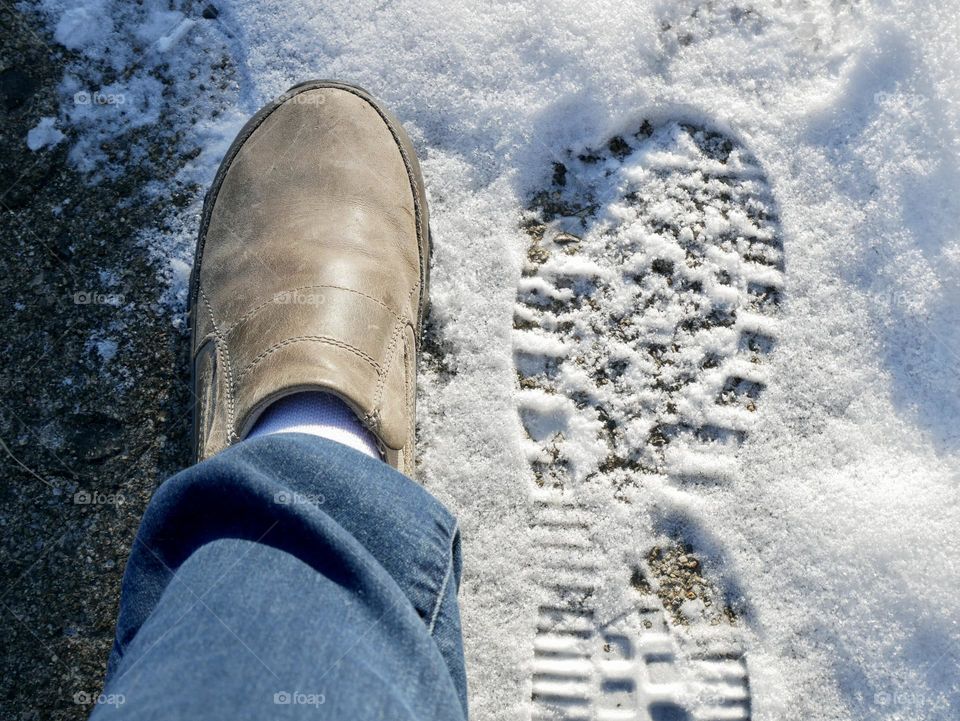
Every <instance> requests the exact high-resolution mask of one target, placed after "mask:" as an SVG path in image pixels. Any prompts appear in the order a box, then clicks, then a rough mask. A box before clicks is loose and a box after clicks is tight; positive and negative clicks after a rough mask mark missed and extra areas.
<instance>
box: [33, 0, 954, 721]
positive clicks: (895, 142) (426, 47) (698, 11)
mask: <svg viewBox="0 0 960 721" xmlns="http://www.w3.org/2000/svg"><path fill="white" fill-rule="evenodd" d="M173 5H174V6H175V8H178V7H179V5H178V4H177V3H176V2H174V3H173ZM41 6H42V8H41V9H42V10H43V12H44V13H45V14H46V18H47V20H48V22H49V25H50V28H51V30H52V32H53V33H54V34H55V37H56V38H57V40H58V41H59V42H60V43H62V44H64V45H65V46H67V47H69V48H70V49H72V50H76V51H77V52H78V53H79V54H80V56H79V57H78V60H76V61H75V63H74V64H73V66H72V68H71V71H70V72H68V75H67V77H65V78H64V81H63V93H64V101H65V104H64V110H63V113H62V118H61V120H62V121H63V124H62V126H61V127H63V128H64V129H67V127H69V128H70V130H71V132H72V133H75V134H76V138H77V140H76V141H75V145H74V148H73V151H72V153H71V158H72V159H73V161H74V162H75V163H76V164H77V166H78V167H79V168H81V169H83V170H86V171H89V172H90V173H91V174H92V177H94V178H96V177H97V175H98V174H99V175H109V172H108V170H107V169H105V168H104V167H102V161H103V159H102V158H100V157H98V156H97V152H96V148H97V147H98V143H99V141H100V139H102V138H104V137H112V135H111V134H115V133H116V132H118V129H122V128H124V127H125V126H126V125H127V124H131V123H132V124H139V125H141V126H143V127H144V128H149V127H151V126H153V125H154V124H156V123H159V122H161V113H163V114H164V115H163V117H162V122H163V123H166V124H170V123H173V124H180V125H181V126H182V131H183V134H184V135H183V138H184V141H183V142H184V143H185V144H188V145H190V146H196V145H199V146H200V147H201V148H202V152H201V153H200V154H199V156H197V157H196V158H194V159H193V160H192V161H191V162H190V163H189V164H188V166H187V167H186V168H185V169H184V177H186V178H189V179H193V180H196V181H198V182H200V183H202V184H207V183H209V181H210V180H211V179H212V176H213V173H214V171H215V168H216V164H217V163H218V161H219V159H220V157H222V154H223V152H224V151H225V149H226V147H227V145H228V144H229V142H230V140H231V139H232V137H233V134H234V133H235V132H236V130H237V129H238V128H239V125H240V124H241V123H242V121H243V119H244V118H245V116H247V115H249V114H250V113H252V112H253V111H255V110H256V109H257V108H258V107H259V106H260V105H261V104H262V103H263V102H265V101H267V100H268V99H270V98H274V97H277V96H278V95H280V94H281V93H283V91H285V90H286V89H287V88H288V87H289V86H291V85H292V84H294V83H295V82H298V81H300V80H303V79H307V78H311V77H329V78H339V79H344V80H348V81H352V82H355V83H357V84H360V85H362V86H364V87H366V88H368V89H369V90H371V91H372V92H373V93H375V94H376V95H378V96H379V97H381V98H382V99H383V100H384V101H385V102H386V103H387V104H388V105H389V106H390V107H392V108H393V109H394V111H395V112H396V114H397V115H398V116H399V117H400V118H401V120H402V121H403V122H404V123H405V125H406V127H407V128H408V130H409V131H410V134H411V136H412V137H413V139H414V142H415V143H416V145H417V147H418V149H419V151H420V153H421V156H422V160H423V169H424V173H425V175H426V181H427V186H428V190H429V194H430V201H431V211H432V227H433V236H434V241H435V250H434V255H433V274H432V283H433V285H432V299H433V304H434V310H433V312H434V318H435V322H436V323H437V324H438V326H439V327H440V329H441V333H442V340H443V344H444V347H445V348H447V349H448V351H449V357H448V359H447V364H448V366H449V367H450V368H451V369H452V370H454V371H455V373H454V374H452V375H450V374H446V375H438V374H434V373H431V372H429V371H427V372H424V373H422V379H421V396H420V408H419V425H420V438H421V460H422V477H423V479H424V482H425V484H426V485H427V487H428V488H430V489H431V490H432V491H434V492H435V493H436V494H437V495H438V496H439V497H440V498H441V499H442V500H444V501H445V502H446V503H447V504H448V505H449V506H450V508H451V509H452V510H454V511H455V512H456V514H457V515H458V516H459V517H460V521H461V525H462V528H463V536H464V548H465V554H466V562H465V575H464V580H463V586H462V589H461V599H462V612H463V620H464V630H465V642H466V652H467V658H468V664H469V673H470V685H471V704H472V714H473V717H474V718H476V719H498V720H501V719H522V718H527V717H528V716H529V714H530V708H531V707H530V696H531V678H530V665H531V662H532V648H533V637H534V624H535V612H536V608H537V604H538V603H539V602H541V600H542V599H540V598H538V597H537V594H538V591H537V589H536V587H535V586H534V585H532V584H530V583H529V577H528V573H527V568H528V567H529V566H530V565H531V558H534V556H535V554H536V553H537V552H538V551H537V546H536V545H535V543H534V533H533V532H532V530H531V528H530V525H529V521H530V513H531V512H530V488H531V468H530V466H529V464H528V462H527V459H526V457H525V453H524V448H525V444H526V443H527V434H526V432H525V431H524V429H523V426H522V425H521V421H520V418H519V415H518V411H517V400H518V392H519V389H518V386H517V376H516V373H515V369H514V358H513V347H512V330H511V329H512V324H513V316H514V306H515V299H516V296H517V292H518V284H519V283H521V278H520V275H521V266H522V263H523V261H524V258H525V254H526V251H527V238H526V236H525V233H524V232H523V231H522V230H521V228H520V218H521V215H522V212H523V210H524V208H525V207H526V206H527V205H528V204H529V202H530V198H531V197H532V196H533V194H534V193H536V192H537V191H538V190H540V189H543V188H546V187H547V186H548V185H549V183H550V178H551V174H552V172H553V167H552V166H553V163H554V162H557V161H559V160H561V158H562V157H563V150H564V149H565V148H572V149H573V150H574V151H576V150H577V149H581V148H584V147H588V146H597V145H600V144H603V143H604V142H605V141H606V139H608V138H609V137H611V136H613V135H615V134H617V133H619V132H623V131H626V130H628V129H635V128H636V127H637V126H638V125H639V123H640V122H641V121H642V120H644V119H648V120H650V121H651V122H653V123H654V124H662V123H664V122H668V121H671V120H678V121H686V122H690V123H692V124H695V125H699V126H703V127H707V128H714V129H717V130H720V131H722V132H724V133H726V134H728V135H730V136H731V137H733V138H735V139H737V140H738V141H739V142H740V143H741V144H743V145H744V146H745V147H746V148H747V149H748V150H749V152H750V153H751V154H752V155H753V156H754V157H755V158H756V159H757V161H758V162H759V164H760V165H761V166H762V167H763V169H764V171H765V172H766V174H767V177H768V178H769V181H770V184H771V186H772V188H773V192H774V195H775V197H776V201H777V204H778V206H779V208H780V222H781V232H782V237H783V241H784V249H785V269H786V270H785V278H786V281H785V290H786V299H787V301H786V303H785V305H784V308H783V315H784V317H783V323H782V325H781V328H780V331H779V335H778V343H777V345H776V347H775V348H774V350H773V352H772V354H771V356H770V357H769V359H768V360H767V364H766V372H767V377H768V380H769V384H768V386H767V387H766V390H765V392H764V395H763V397H762V404H761V407H760V408H759V410H758V413H759V414H761V416H760V418H761V421H762V422H759V423H758V424H757V427H756V428H755V429H754V430H753V432H752V434H751V435H750V436H749V438H748V439H747V441H746V442H745V444H744V445H743V446H742V447H740V448H739V450H738V451H737V458H736V461H737V464H736V471H735V473H734V476H733V477H732V478H731V480H730V481H729V482H726V483H723V484H717V485H714V486H711V487H709V489H708V490H700V491H698V490H697V489H696V488H693V489H686V490H683V491H678V490H676V489H673V488H670V487H666V486H663V487H660V486H656V485H641V490H642V491H643V492H642V493H639V494H636V498H635V502H634V503H633V504H632V505H631V506H630V507H629V509H628V510H629V512H630V513H631V514H634V516H633V517H632V523H634V524H635V525H636V526H637V527H642V526H646V527H647V528H648V531H647V536H644V537H643V538H641V539H638V552H642V551H643V550H644V548H643V547H644V546H645V544H647V542H648V541H654V540H656V538H657V534H658V533H659V532H660V531H659V530H658V528H657V526H656V523H655V522H654V519H656V518H659V517H663V516H682V517H684V518H687V519H690V521H691V523H694V524H695V525H696V527H697V528H699V529H705V530H704V531H703V533H702V534H701V536H700V537H699V538H698V539H697V540H698V543H699V546H700V549H701V551H702V553H703V554H704V556H705V566H706V569H705V571H704V572H705V574H707V573H709V575H712V577H713V578H714V580H715V582H716V583H717V584H718V585H719V586H721V587H723V588H725V589H726V590H727V592H728V593H730V594H731V595H733V596H736V597H737V598H742V599H743V602H742V608H743V609H744V610H743V612H742V617H741V618H742V620H741V625H742V627H743V633H744V635H745V644H746V647H747V649H748V652H747V657H746V658H747V664H748V666H749V669H750V687H751V691H752V695H753V702H752V703H753V706H752V708H753V714H754V717H755V718H757V719H810V718H830V719H860V718H884V719H906V718H911V719H913V718H925V719H952V718H955V716H956V709H957V708H958V707H960V665H958V664H960V627H958V619H960V600H958V596H957V593H956V589H957V587H958V584H960V561H958V560H957V555H956V554H955V552H954V549H955V548H956V547H957V544H958V542H960V537H958V536H960V490H958V481H960V478H958V467H960V466H958V460H960V459H958V457H960V448H958V446H960V394H958V383H957V379H958V370H960V324H958V323H957V322H956V321H957V317H958V311H960V284H958V281H960V234H958V230H957V223H956V218H958V217H960V196H958V194H957V189H958V187H960V130H958V113H960V107H958V105H957V99H958V98H960V77H958V67H960V63H958V58H957V49H956V40H955V38H956V37H958V35H960V18H958V15H957V13H956V12H955V8H954V7H952V6H950V5H949V4H939V3H935V2H929V1H926V2H925V1H918V2H903V1H901V2H894V1H890V2H880V1H877V2H855V1H851V2H844V1H843V0H756V2H751V3H742V4H741V3H737V2H733V1H732V0H712V1H709V2H708V1H706V0H700V1H697V0H679V1H678V0H660V1H659V2H658V1H650V0H638V1H637V2H631V3H614V2H602V1H598V2H582V1H579V2H573V1H572V0H544V1H541V2H514V3H505V4H482V5H477V4H472V5H466V4H465V5H464V6H451V5H450V4H448V3H443V2H437V1H436V0H416V1H413V0H397V1H396V2H393V3H388V4H381V3H374V2H366V1H363V0H361V1H360V2H358V1H357V0H349V1H347V0H330V1H329V2H324V3H322V4H321V3H317V2H309V1H307V0H256V1H254V0H236V1H234V2H226V1H224V2H221V3H218V8H219V11H220V12H219V17H218V18H216V20H204V21H201V20H199V19H198V17H199V11H198V9H197V8H193V9H192V10H191V11H188V10H187V9H185V8H180V9H173V10H171V9H170V6H169V5H167V3H165V2H164V3H161V2H158V1H157V0H145V1H144V2H143V3H142V4H131V3H127V2H121V1H119V0H116V1H111V0H99V1H98V2H88V1H79V0H77V1H72V0H42V2H41ZM191 12H192V14H191ZM222 52H225V53H227V54H228V55H229V58H230V62H231V64H232V65H233V67H234V68H235V73H236V74H235V77H236V78H237V85H236V86H235V87H233V86H231V88H229V89H228V90H226V91H223V92H219V93H216V94H214V96H211V95H210V94H209V93H207V94H204V93H191V92H183V91H182V90H181V91H179V92H180V95H178V90H177V89H176V85H177V84H176V83H174V88H173V89H172V90H171V89H170V88H167V89H165V90H163V89H162V88H161V87H160V85H159V81H158V80H157V79H156V77H155V76H156V75H157V74H158V73H159V71H156V72H155V70H156V69H158V68H164V67H165V68H168V69H169V71H170V72H171V73H172V75H173V76H175V77H177V78H179V79H180V80H181V82H182V85H183V87H186V88H189V87H190V82H192V81H191V80H190V78H192V77H194V76H195V74H196V72H199V73H201V74H202V73H204V72H209V70H208V66H209V64H210V63H211V62H212V58H213V56H218V55H219V54H220V53H222ZM91 62H93V63H95V62H99V63H100V64H101V65H104V66H112V67H113V68H114V70H115V71H116V73H114V75H115V76H116V77H117V78H118V79H117V80H115V81H112V82H115V83H118V84H120V85H116V86H110V85H107V86H105V87H99V86H94V87H91V83H92V81H91V77H92V76H90V75H84V72H85V70H84V68H85V67H87V66H86V65H85V64H84V63H91ZM121 86H122V87H121ZM94 91H99V92H100V93H101V96H100V97H99V99H98V100H96V101H93V100H92V99H91V100H90V101H89V102H84V101H85V100H87V98H88V96H87V95H84V94H83V93H93V92H94ZM78 93H80V95H79V96H77V94H78ZM89 97H90V98H92V95H90V96H89ZM121 97H122V98H123V100H122V101H119V100H118V98H121ZM111 99H112V102H111ZM73 137H74V135H73V134H71V138H73ZM198 211H199V206H198V204H196V203H195V204H194V205H193V206H191V207H189V208H187V209H186V210H185V211H172V213H174V216H173V220H172V221H171V222H172V224H173V226H174V227H176V228H178V229H179V232H178V233H175V234H174V235H173V236H172V237H171V236H170V235H169V234H167V235H165V236H159V235H156V234H154V235H150V236H147V239H148V240H149V241H150V242H152V243H153V247H154V249H155V251H156V252H157V253H158V254H159V256H160V257H163V258H165V259H166V260H167V262H168V263H169V267H170V269H171V270H170V277H171V279H172V281H173V282H174V283H175V284H176V283H179V284H180V285H179V286H176V285H175V287H174V289H173V290H174V294H175V295H177V294H178V295H177V297H179V298H180V299H181V301H182V298H183V293H182V289H183V286H182V283H183V279H184V278H185V276H186V272H185V271H186V267H187V266H188V264H189V262H190V254H191V252H192V248H193V237H194V234H195V232H196V228H197V220H198V218H197V216H198ZM581 270H582V272H584V273H589V272H590V269H589V268H582V269H581ZM535 282H537V279H531V278H525V279H523V283H527V284H530V283H535ZM526 290H529V288H526ZM559 300H562V298H560V299H559ZM181 310H182V308H181ZM543 350H544V352H547V353H549V352H550V347H549V345H545V346H544V348H543ZM554 351H556V352H560V349H558V348H555V349H554ZM535 400H536V399H530V400H529V402H534V401H535ZM536 402H539V403H540V404H541V405H542V409H543V411H544V412H545V413H548V412H549V411H550V408H551V407H552V406H551V404H555V403H557V400H556V399H555V398H549V397H546V395H544V396H543V397H541V398H540V399H539V400H538V401H536ZM640 483H641V484H643V483H644V481H643V479H641V480H640ZM624 512H626V511H625V509H624V508H619V509H618V510H617V513H624ZM618 562H619V559H617V558H613V559H611V560H610V563H618ZM615 570H616V569H611V572H613V571H615Z"/></svg>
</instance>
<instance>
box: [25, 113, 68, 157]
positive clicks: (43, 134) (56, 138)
mask: <svg viewBox="0 0 960 721" xmlns="http://www.w3.org/2000/svg"><path fill="white" fill-rule="evenodd" d="M65 137H66V136H65V135H64V134H63V133H62V132H61V131H60V130H58V129H57V119H56V118H41V119H40V122H39V123H37V125H36V127H34V128H31V129H30V131H29V132H28V133H27V147H28V148H30V150H33V151H37V150H40V149H41V148H48V147H52V146H54V145H56V144H57V143H59V142H60V141H61V140H63V139H64V138H65Z"/></svg>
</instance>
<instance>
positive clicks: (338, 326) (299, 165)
mask: <svg viewBox="0 0 960 721" xmlns="http://www.w3.org/2000/svg"><path fill="white" fill-rule="evenodd" d="M429 244H430V239H429V232H428V216H427V202H426V197H425V195H424V189H423V179H422V177H421V175H420V167H419V165H418V163H417V158H416V156H415V154H414V151H413V146H412V145H411V143H410V139H409V138H408V137H407V135H406V133H405V132H404V131H403V128H401V127H400V124H399V123H398V122H397V121H396V119H395V118H394V117H393V116H392V115H390V113H388V112H387V111H386V110H384V109H383V108H382V107H381V106H380V104H379V103H377V101H376V100H374V99H373V98H371V97H370V96H369V95H368V94H367V93H366V92H365V91H363V90H361V89H360V88H356V87H353V86H350V85H346V84H343V83H337V82H330V81H325V80H318V81H310V82H307V83H302V84H300V85H297V86H295V87H294V88H291V89H290V90H289V91H288V92H287V93H286V94H285V95H284V96H283V97H282V98H281V99H280V100H278V101H276V102H273V103H270V104H269V105H267V106H266V107H265V108H263V109H262V110H260V112H258V113H257V114H256V115H255V116H254V117H253V118H252V119H251V120H250V121H249V122H248V123H247V124H246V125H245V126H244V128H243V130H241V131H240V135H239V136H238V137H237V139H236V140H234V142H233V145H232V146H231V147H230V149H229V151H228V152H227V155H226V157H225V158H224V160H223V163H222V164H221V166H220V169H219V171H218V172H217V175H216V178H215V179H214V182H213V186H212V187H211V189H210V191H209V193H208V194H207V197H206V202H205V203H204V208H203V218H202V221H201V225H200V237H199V241H198V243H197V255H196V262H195V264H194V269H193V276H192V278H191V283H190V314H191V324H192V332H193V371H194V388H195V392H196V397H197V405H196V409H195V412H194V443H195V451H196V459H197V460H203V459H204V458H208V457H209V456H211V455H213V454H214V453H217V452H219V451H221V450H223V449H224V448H226V447H228V446H230V445H231V444H233V443H236V442H237V441H239V440H241V439H242V438H244V437H245V435H246V434H247V433H248V432H249V431H250V429H251V428H252V427H253V424H254V423H255V422H256V420H257V417H258V416H259V415H260V414H261V413H262V412H263V410H264V409H265V408H266V407H267V406H268V405H269V404H270V403H272V402H274V401H276V400H277V399H278V398H281V397H283V396H285V395H289V394H291V393H297V392H300V391H306V390H323V391H327V392H330V393H334V394H335V395H337V396H339V397H340V398H342V399H343V400H344V401H346V403H347V404H348V405H349V406H350V407H351V408H352V409H353V410H354V412H355V413H356V414H357V416H358V417H359V418H360V419H361V421H362V422H363V423H364V424H365V425H366V426H367V427H368V428H369V429H370V430H371V431H372V432H373V433H374V435H375V436H376V437H377V439H378V441H379V444H380V449H381V452H382V453H383V455H384V459H385V460H386V461H387V462H388V463H390V464H391V465H392V466H394V467H395V468H397V469H399V470H400V471H403V472H404V473H406V474H407V475H411V476H412V475H413V473H414V422H415V418H416V413H415V399H416V360H417V351H418V347H419V339H420V328H421V325H422V322H423V314H424V310H425V307H426V303H427V287H428V275H429V254H430V245H429Z"/></svg>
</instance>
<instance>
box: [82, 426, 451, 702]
mask: <svg viewBox="0 0 960 721" xmlns="http://www.w3.org/2000/svg"><path fill="white" fill-rule="evenodd" d="M459 582H460V541H459V533H458V531H457V525H456V521H455V519H454V518H453V517H452V516H451V515H450V513H449V512H448V511H447V510H446V509H445V508H444V507H443V506H442V505H441V504H440V503H439V502H438V501H437V500H436V499H434V498H433V497H432V496H431V495H430V494H429V493H428V492H427V491H426V490H424V489H423V488H422V487H420V486H419V485H417V484H416V483H414V482H413V481H411V480H410V479H409V478H407V477H406V476H404V475H402V474H400V473H398V472H396V471H394V470H393V469H392V468H390V467H389V466H387V465H386V464H384V463H382V462H380V461H378V460H374V459H372V458H369V457H367V456H364V455H363V454H361V453H359V452H357V451H355V450H353V449H350V448H347V447H346V446H343V445H340V444H338V443H334V442H332V441H328V440H325V439H322V438H318V437H315V436H308V435H302V434H296V433H291V434H286V433H284V434H276V435H268V436H262V437H259V438H255V439H250V440H247V441H244V442H243V443H240V444H238V445H236V446H234V447H232V448H230V449H228V450H226V451H224V452H223V453H221V454H219V455H217V456H215V457H213V458H211V459H209V460H207V461H205V462H203V463H201V464H199V465H197V466H194V467H193V468H189V469H187V470H185V471H183V472H182V473H179V474H177V475H176V476H174V477H173V478H171V479H170V480H168V481H167V482H166V483H164V484H163V485H162V486H161V487H160V489H159V490H158V491H157V493H156V495H155V496H154V498H153V500H152V501H151V502H150V505H149V507H148V508H147V511H146V513H145V515H144V518H143V521H142V523H141V526H140V530H139V532H138V534H137V538H136V540H135V542H134V545H133V549H132V551H131V555H130V560H129V562H128V564H127V569H126V573H125V574H124V579H123V587H122V593H121V601H120V616H119V620H118V623H117V634H116V640H115V641H114V648H113V652H112V654H111V657H110V663H109V668H108V672H107V685H106V688H105V690H104V694H103V695H102V696H101V698H100V701H101V703H99V704H98V705H97V707H96V708H95V709H94V713H93V715H92V718H94V719H107V718H130V719H138V720H140V719H190V720H191V721H192V720H193V719H207V720H211V721H217V720H219V719H224V720H226V719H230V720H231V721H232V720H233V719H257V720H258V721H259V720H261V719H280V718H308V717H309V718H311V719H324V718H329V719H356V720H357V721H360V720H363V719H445V720H456V719H465V718H466V715H467V710H466V709H467V693H466V677H465V671H464V661H463V647H462V641H461V633H460V617H459V611H458V607H457V598H456V596H457V588H458V585H459Z"/></svg>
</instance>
